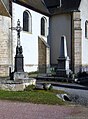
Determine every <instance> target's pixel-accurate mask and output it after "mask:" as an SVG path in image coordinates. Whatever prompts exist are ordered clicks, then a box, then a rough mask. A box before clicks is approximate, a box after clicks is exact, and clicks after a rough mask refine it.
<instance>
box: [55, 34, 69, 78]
mask: <svg viewBox="0 0 88 119" xmlns="http://www.w3.org/2000/svg"><path fill="white" fill-rule="evenodd" d="M57 60H58V67H57V70H56V75H57V76H59V77H69V73H70V69H69V57H68V55H67V45H66V37H65V36H64V35H63V36H62V37H61V44H60V54H59V57H58V59H57Z"/></svg>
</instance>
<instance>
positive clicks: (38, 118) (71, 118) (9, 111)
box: [0, 100, 88, 119]
mask: <svg viewBox="0 0 88 119" xmlns="http://www.w3.org/2000/svg"><path fill="white" fill-rule="evenodd" d="M0 119H88V108H85V107H81V106H73V105H72V106H52V105H42V104H30V103H21V102H11V101H1V100H0Z"/></svg>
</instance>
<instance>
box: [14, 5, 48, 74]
mask: <svg viewBox="0 0 88 119" xmlns="http://www.w3.org/2000/svg"><path fill="white" fill-rule="evenodd" d="M25 10H28V11H29V12H30V13H31V15H32V33H29V32H25V31H22V32H21V36H20V39H21V45H22V47H23V56H24V70H25V71H27V72H30V71H36V70H37V69H38V36H41V35H40V33H41V31H40V25H41V24H40V21H41V18H42V17H43V16H45V15H43V14H40V13H38V12H35V11H33V10H31V9H28V8H25V7H23V6H20V5H18V4H16V3H13V4H12V18H13V19H12V25H13V26H16V25H17V20H18V19H20V22H21V27H23V12H24V11H25ZM45 17H46V16H45ZM46 19H47V22H48V17H46ZM47 29H48V25H47ZM16 38H17V35H16V31H13V53H14V55H13V62H14V56H15V53H16V52H15V48H16V43H17V39H16ZM43 38H44V40H45V41H47V38H46V37H43Z"/></svg>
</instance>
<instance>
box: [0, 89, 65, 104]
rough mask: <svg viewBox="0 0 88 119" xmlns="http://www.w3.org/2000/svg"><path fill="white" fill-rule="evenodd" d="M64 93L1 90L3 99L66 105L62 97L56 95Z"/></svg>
mask: <svg viewBox="0 0 88 119" xmlns="http://www.w3.org/2000/svg"><path fill="white" fill-rule="evenodd" d="M57 93H58V94H59V93H63V92H62V91H55V90H50V91H49V90H48V91H46V90H32V91H3V90H0V99H1V100H12V101H21V102H30V103H36V104H52V105H64V104H66V103H65V102H64V101H62V100H61V99H58V98H57V97H56V94H57Z"/></svg>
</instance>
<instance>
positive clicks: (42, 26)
mask: <svg viewBox="0 0 88 119" xmlns="http://www.w3.org/2000/svg"><path fill="white" fill-rule="evenodd" d="M41 35H43V36H45V20H44V18H42V19H41Z"/></svg>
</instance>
